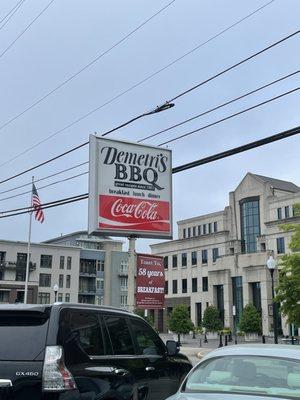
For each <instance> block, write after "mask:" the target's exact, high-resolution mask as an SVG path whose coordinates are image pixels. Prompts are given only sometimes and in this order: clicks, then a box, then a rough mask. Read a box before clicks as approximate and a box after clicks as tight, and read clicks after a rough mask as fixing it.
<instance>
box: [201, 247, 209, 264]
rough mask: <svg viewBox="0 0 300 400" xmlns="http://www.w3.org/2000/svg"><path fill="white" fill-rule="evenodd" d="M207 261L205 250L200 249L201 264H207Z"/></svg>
mask: <svg viewBox="0 0 300 400" xmlns="http://www.w3.org/2000/svg"><path fill="white" fill-rule="evenodd" d="M207 261H208V255H207V250H202V264H207Z"/></svg>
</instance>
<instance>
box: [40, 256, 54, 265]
mask: <svg viewBox="0 0 300 400" xmlns="http://www.w3.org/2000/svg"><path fill="white" fill-rule="evenodd" d="M41 268H52V256H50V255H48V254H41Z"/></svg>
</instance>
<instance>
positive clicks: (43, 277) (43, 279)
mask: <svg viewBox="0 0 300 400" xmlns="http://www.w3.org/2000/svg"><path fill="white" fill-rule="evenodd" d="M39 285H40V286H41V287H51V274H40V280H39Z"/></svg>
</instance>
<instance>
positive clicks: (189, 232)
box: [187, 228, 191, 238]
mask: <svg viewBox="0 0 300 400" xmlns="http://www.w3.org/2000/svg"><path fill="white" fill-rule="evenodd" d="M187 237H188V238H189V237H191V228H187Z"/></svg>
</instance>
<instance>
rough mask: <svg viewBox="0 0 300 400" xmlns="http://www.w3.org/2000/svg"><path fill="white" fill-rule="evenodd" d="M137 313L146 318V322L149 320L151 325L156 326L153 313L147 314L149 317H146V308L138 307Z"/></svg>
mask: <svg viewBox="0 0 300 400" xmlns="http://www.w3.org/2000/svg"><path fill="white" fill-rule="evenodd" d="M134 312H135V314H137V315H138V316H140V317H142V318H144V320H145V321H146V322H148V324H149V325H151V326H152V327H153V328H154V318H153V316H152V315H149V314H148V315H147V317H145V310H142V309H140V308H137V309H136V310H135V311H134Z"/></svg>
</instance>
